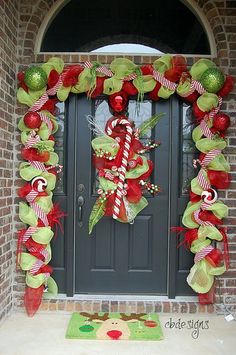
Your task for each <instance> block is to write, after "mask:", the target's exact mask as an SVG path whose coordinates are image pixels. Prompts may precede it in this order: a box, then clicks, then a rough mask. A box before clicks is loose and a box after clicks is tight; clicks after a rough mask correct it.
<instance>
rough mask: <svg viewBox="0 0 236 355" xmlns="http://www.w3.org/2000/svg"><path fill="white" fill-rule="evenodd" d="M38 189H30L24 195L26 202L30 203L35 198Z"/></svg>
mask: <svg viewBox="0 0 236 355" xmlns="http://www.w3.org/2000/svg"><path fill="white" fill-rule="evenodd" d="M38 194H39V193H38V191H35V190H34V189H32V190H31V191H30V192H29V193H28V195H26V196H25V199H26V201H27V202H29V203H31V202H33V201H34V200H35V198H36V197H37V196H38Z"/></svg>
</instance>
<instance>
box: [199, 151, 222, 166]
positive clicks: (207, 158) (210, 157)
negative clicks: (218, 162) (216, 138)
mask: <svg viewBox="0 0 236 355" xmlns="http://www.w3.org/2000/svg"><path fill="white" fill-rule="evenodd" d="M219 154H221V150H219V149H213V150H211V151H210V152H208V153H207V155H206V156H205V158H204V159H203V160H202V166H203V167H204V168H206V167H207V165H209V164H210V162H211V161H212V160H213V159H214V158H215V157H217V155H219Z"/></svg>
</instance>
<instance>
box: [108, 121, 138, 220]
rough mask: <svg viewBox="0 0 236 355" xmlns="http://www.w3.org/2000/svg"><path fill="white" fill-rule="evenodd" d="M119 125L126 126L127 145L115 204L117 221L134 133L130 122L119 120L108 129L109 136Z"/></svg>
mask: <svg viewBox="0 0 236 355" xmlns="http://www.w3.org/2000/svg"><path fill="white" fill-rule="evenodd" d="M118 124H121V125H124V126H125V127H126V135H125V143H124V150H123V156H122V161H121V166H120V168H119V176H118V178H119V181H118V185H117V189H116V197H115V203H114V207H113V218H114V219H117V218H118V217H119V213H120V205H121V201H122V199H123V189H124V181H125V174H126V170H127V165H128V157H129V151H130V143H131V138H132V133H133V130H132V127H131V124H130V122H129V121H128V120H125V119H123V118H117V119H115V120H114V121H112V122H111V123H110V124H109V125H108V127H107V134H108V135H109V136H110V135H111V134H112V131H113V129H114V128H115V127H116V125H118Z"/></svg>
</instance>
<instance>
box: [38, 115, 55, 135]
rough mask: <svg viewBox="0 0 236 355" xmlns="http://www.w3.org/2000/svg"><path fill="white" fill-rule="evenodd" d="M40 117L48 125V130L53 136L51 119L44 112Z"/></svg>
mask: <svg viewBox="0 0 236 355" xmlns="http://www.w3.org/2000/svg"><path fill="white" fill-rule="evenodd" d="M39 116H40V118H41V120H42V121H43V122H45V123H46V125H47V127H48V130H49V132H50V134H51V132H52V122H51V120H50V118H48V116H46V115H45V114H44V113H42V112H40V113H39Z"/></svg>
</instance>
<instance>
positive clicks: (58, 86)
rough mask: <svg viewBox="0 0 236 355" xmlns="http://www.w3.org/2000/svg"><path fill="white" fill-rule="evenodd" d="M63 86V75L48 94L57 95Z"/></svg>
mask: <svg viewBox="0 0 236 355" xmlns="http://www.w3.org/2000/svg"><path fill="white" fill-rule="evenodd" d="M61 86H62V78H61V75H60V76H59V79H58V82H57V83H56V85H54V86H53V87H52V88H51V89H48V90H47V94H48V96H54V95H56V93H57V91H58V89H59V88H60V87H61Z"/></svg>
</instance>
